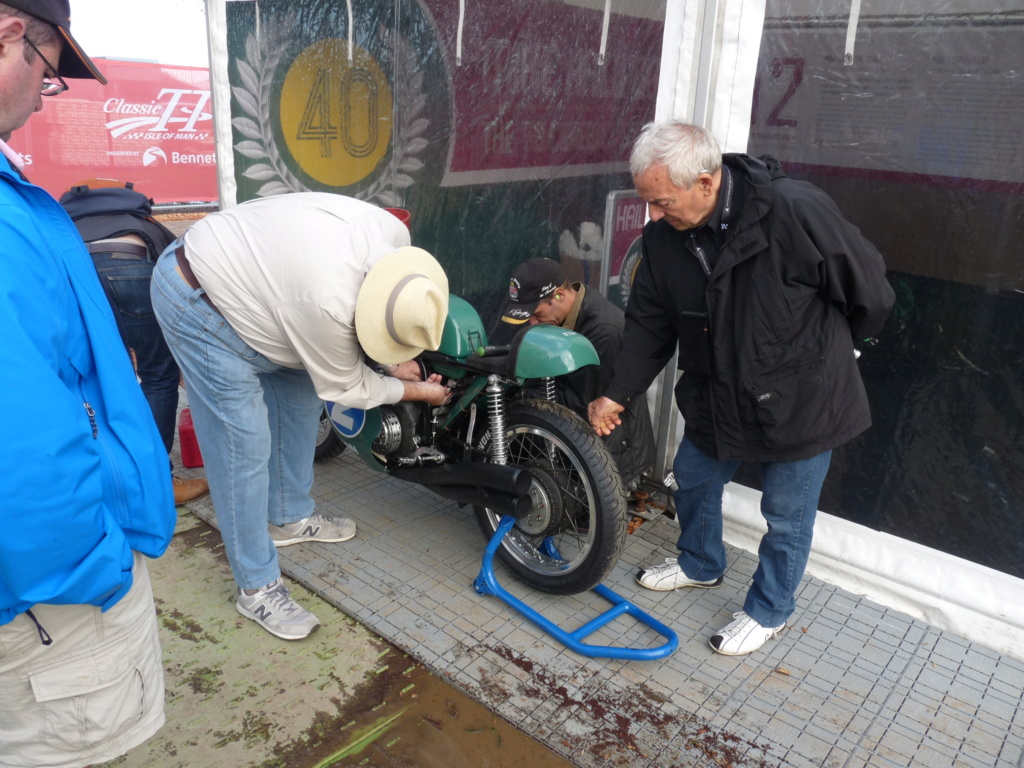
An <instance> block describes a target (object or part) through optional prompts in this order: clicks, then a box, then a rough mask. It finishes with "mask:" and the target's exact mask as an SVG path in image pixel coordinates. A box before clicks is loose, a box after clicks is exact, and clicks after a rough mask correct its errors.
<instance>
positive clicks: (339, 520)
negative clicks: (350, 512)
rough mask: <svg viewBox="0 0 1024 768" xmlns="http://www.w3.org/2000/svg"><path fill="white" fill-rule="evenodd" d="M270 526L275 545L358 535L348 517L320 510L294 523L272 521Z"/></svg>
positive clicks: (347, 537) (341, 539) (349, 537)
mask: <svg viewBox="0 0 1024 768" xmlns="http://www.w3.org/2000/svg"><path fill="white" fill-rule="evenodd" d="M269 528H270V538H271V539H273V541H274V546H275V547H287V546H288V545H289V544H301V543H302V542H304V541H324V542H328V543H329V542H335V541H348V540H349V539H351V538H352V537H353V536H355V535H356V524H355V523H353V522H352V521H351V520H349V519H348V518H347V517H325V516H324V515H321V514H320V513H319V512H314V513H313V514H312V515H310V516H309V517H307V518H305V519H304V520H298V521H296V522H294V523H286V524H284V525H274V524H273V523H271V524H270V526H269Z"/></svg>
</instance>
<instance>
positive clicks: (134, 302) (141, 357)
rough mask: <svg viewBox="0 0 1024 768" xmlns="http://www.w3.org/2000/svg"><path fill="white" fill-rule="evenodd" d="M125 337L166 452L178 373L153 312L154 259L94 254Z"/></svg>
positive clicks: (175, 406)
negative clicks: (150, 288)
mask: <svg viewBox="0 0 1024 768" xmlns="http://www.w3.org/2000/svg"><path fill="white" fill-rule="evenodd" d="M92 259H93V264H94V265H95V267H96V273H97V274H98V275H99V277H100V282H101V283H102V284H103V290H104V292H105V293H106V294H107V300H108V301H109V302H110V307H111V309H113V310H114V317H115V318H116V319H117V326H118V328H119V329H120V331H121V340H122V341H123V342H124V345H125V348H126V349H127V348H129V347H130V348H131V349H132V350H133V351H134V352H135V364H136V373H137V374H138V377H139V382H140V383H141V385H142V392H143V394H144V395H145V396H146V401H147V402H148V403H149V408H150V410H151V411H152V412H153V419H154V420H155V421H156V426H157V429H158V430H159V431H160V437H161V439H162V440H163V441H164V447H165V448H166V449H167V451H168V452H170V450H171V445H172V444H173V443H174V421H175V418H176V417H177V413H178V382H179V380H180V373H179V372H178V364H177V363H175V362H174V358H173V357H172V356H171V351H170V349H168V347H167V342H166V341H164V335H163V332H162V331H161V330H160V326H159V324H158V323H157V321H156V317H155V316H154V315H153V304H152V301H151V300H150V298H149V283H150V279H151V277H152V275H153V264H152V263H151V262H150V261H149V260H148V259H147V258H145V257H138V256H136V257H133V256H132V255H131V254H124V253H114V252H109V251H104V252H100V253H94V254H92Z"/></svg>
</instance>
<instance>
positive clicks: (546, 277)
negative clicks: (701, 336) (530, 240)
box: [501, 258, 654, 487]
mask: <svg viewBox="0 0 1024 768" xmlns="http://www.w3.org/2000/svg"><path fill="white" fill-rule="evenodd" d="M501 319H502V321H504V322H506V323H509V324H510V325H523V324H524V323H528V324H530V325H537V324H545V325H557V326H560V327H562V328H567V329H568V330H570V331H576V332H577V333H580V334H582V335H584V336H586V337H587V339H588V340H589V341H590V343H591V344H593V345H594V350H595V351H596V352H597V357H598V359H599V360H600V361H601V364H600V365H597V366H593V365H588V366H585V367H583V368H581V369H580V370H578V371H575V372H573V373H571V374H569V375H568V376H563V377H559V378H558V379H557V380H556V381H555V386H556V396H557V398H558V402H560V403H561V404H562V405H564V406H566V407H567V408H570V409H571V410H573V411H576V412H577V413H578V414H579V415H580V416H582V417H583V419H584V420H586V419H587V404H588V403H590V402H591V401H592V400H594V399H595V398H596V397H598V396H599V395H600V394H601V393H603V392H604V388H605V385H607V383H608V378H609V377H610V376H611V372H612V367H613V366H614V365H615V360H616V358H617V357H618V355H619V346H620V342H621V341H622V328H623V325H624V324H625V316H624V315H623V312H622V310H621V309H619V308H618V307H616V306H615V305H614V304H612V303H611V302H610V301H608V299H606V298H605V297H604V296H602V295H601V294H600V293H598V292H597V291H596V290H594V289H592V288H589V287H587V286H585V285H583V284H582V283H572V282H570V281H569V278H568V276H567V275H566V273H565V270H564V269H563V268H562V265H561V264H559V263H558V262H557V261H554V260H553V259H542V258H537V259H528V260H527V261H524V262H523V263H522V264H520V265H519V266H518V267H516V269H515V271H514V272H513V273H512V279H511V280H510V281H509V287H508V299H507V301H506V303H505V312H504V314H503V315H502V318H501ZM622 420H623V423H624V424H625V426H624V428H622V429H620V430H618V432H617V433H615V434H613V435H608V436H606V437H605V438H604V441H605V445H607V446H608V450H609V452H611V454H612V458H614V459H615V464H616V466H617V467H618V468H619V474H620V475H621V477H622V482H623V484H625V485H626V486H627V487H628V486H630V485H632V484H633V483H634V481H636V480H637V479H638V478H639V477H640V475H641V474H643V472H645V471H646V470H647V469H649V468H650V467H651V465H652V464H653V463H654V432H653V430H652V428H651V417H650V415H649V413H648V411H647V401H646V400H645V399H644V398H642V397H638V398H635V399H634V400H633V402H632V403H631V404H630V406H629V408H627V409H626V410H625V412H624V413H623V415H622Z"/></svg>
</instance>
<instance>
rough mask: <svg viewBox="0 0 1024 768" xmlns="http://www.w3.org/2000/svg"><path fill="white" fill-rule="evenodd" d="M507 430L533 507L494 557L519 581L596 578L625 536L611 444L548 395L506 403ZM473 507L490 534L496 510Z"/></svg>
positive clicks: (570, 589)
mask: <svg viewBox="0 0 1024 768" xmlns="http://www.w3.org/2000/svg"><path fill="white" fill-rule="evenodd" d="M506 433H507V440H508V463H509V464H510V465H513V466H517V467H524V468H526V469H528V470H529V471H530V474H531V475H532V477H533V484H532V486H531V487H530V491H529V494H530V498H531V501H532V502H533V507H532V510H531V512H530V514H529V515H528V516H527V517H524V518H522V519H520V520H518V521H517V522H516V524H515V526H513V527H512V529H511V530H510V531H509V532H508V534H507V535H506V536H505V538H504V540H503V541H502V544H501V547H500V548H499V549H498V559H499V560H501V562H502V563H503V564H504V565H505V566H506V567H507V568H508V569H509V570H511V571H512V573H513V574H515V576H516V578H518V579H519V580H520V581H522V582H523V583H524V584H527V585H529V586H531V587H533V588H534V589H539V590H541V591H543V592H549V593H551V594H555V595H569V594H575V593H577V592H584V591H586V590H588V589H591V588H592V587H594V586H596V585H597V584H600V583H601V581H602V580H603V579H604V577H605V576H607V575H608V572H609V571H611V569H612V568H613V567H614V565H615V563H616V562H617V561H618V559H619V555H620V554H621V553H622V549H623V547H624V546H625V541H626V522H627V521H626V496H625V493H624V492H623V490H622V482H621V480H620V479H619V474H618V471H617V470H616V468H615V463H614V461H613V460H612V457H611V454H609V453H608V449H607V448H606V447H605V446H604V443H603V442H601V440H600V438H598V437H597V435H596V434H595V433H594V432H593V431H592V430H591V429H590V428H589V427H588V426H587V425H586V423H584V421H583V420H582V419H581V418H580V417H579V416H577V415H576V414H575V413H573V412H572V411H570V410H569V409H567V408H565V407H563V406H561V405H557V404H555V403H552V402H549V401H546V400H526V401H522V402H519V403H516V404H514V405H512V406H510V407H509V409H508V413H507V415H506ZM488 437H489V436H488ZM488 437H485V438H484V439H485V440H488ZM488 441H489V440H488ZM473 509H474V512H475V514H476V517H477V522H479V524H480V528H481V530H482V531H483V534H484V536H485V537H486V538H487V539H490V538H491V536H492V535H493V534H494V531H495V530H496V529H497V527H498V523H499V522H500V520H501V515H500V514H499V513H497V512H495V511H493V510H491V509H488V508H486V507H474V508H473Z"/></svg>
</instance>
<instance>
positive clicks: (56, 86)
mask: <svg viewBox="0 0 1024 768" xmlns="http://www.w3.org/2000/svg"><path fill="white" fill-rule="evenodd" d="M24 40H25V43H26V44H27V45H28V47H29V48H31V49H32V50H33V51H35V52H36V53H37V54H38V55H39V58H40V59H42V60H43V64H45V65H46V68H47V69H49V70H50V71H51V72H53V76H52V77H50V76H48V75H47V76H44V77H43V87H42V88H41V89H40V90H39V92H40V93H41V94H42V95H43V96H56V95H57V94H58V93H64V91H67V90H70V88H71V86H69V85H68V84H67V83H66V82H65V81H64V78H63V77H61V76H60V75H58V74H57V68H56V67H55V66H53V64H51V63H50V62H49V61H47V60H46V57H45V56H43V52H42V51H40V50H39V49H38V48H36V47H35V45H34V44H33V43H32V41H31V40H29V39H28V38H27V37H26V38H24ZM54 79H56V80H57V82H53V80H54Z"/></svg>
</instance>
